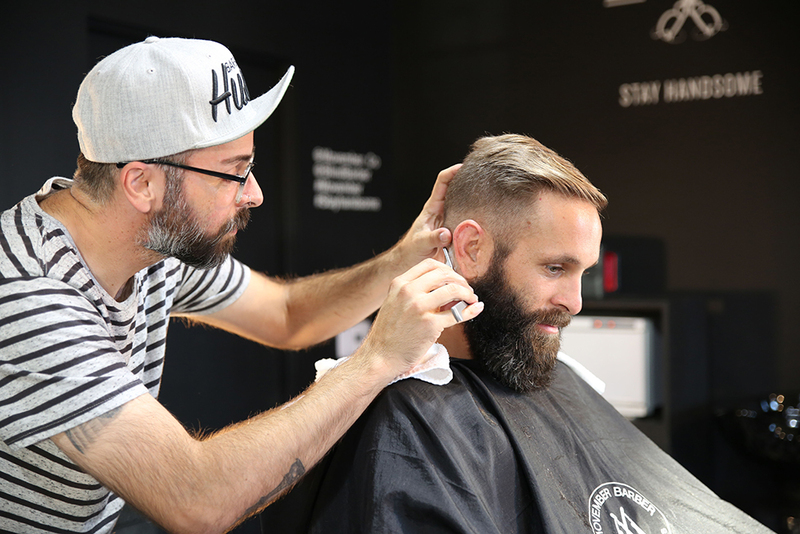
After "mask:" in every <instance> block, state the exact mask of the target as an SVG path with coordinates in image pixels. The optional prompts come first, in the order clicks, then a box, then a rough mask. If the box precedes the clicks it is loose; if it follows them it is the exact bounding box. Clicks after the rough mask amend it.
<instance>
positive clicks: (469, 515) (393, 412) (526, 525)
mask: <svg viewBox="0 0 800 534" xmlns="http://www.w3.org/2000/svg"><path fill="white" fill-rule="evenodd" d="M451 367H452V369H453V375H454V376H453V380H452V381H451V382H450V383H449V384H447V385H445V386H435V385H431V384H428V383H425V382H422V381H419V380H413V379H412V380H403V381H401V382H398V383H396V384H394V385H392V386H390V387H389V388H387V389H386V390H385V391H384V392H383V393H382V394H381V395H380V396H379V397H378V398H377V399H376V400H375V402H374V403H373V404H372V405H371V406H370V408H369V409H368V410H367V411H366V412H365V413H364V414H363V416H362V417H361V418H360V419H359V420H358V422H357V423H356V424H355V425H354V426H353V428H351V429H350V431H349V432H348V433H347V434H346V435H345V437H344V438H343V439H342V441H341V442H340V443H339V444H338V445H337V446H336V447H335V448H334V449H333V451H332V452H331V453H330V454H329V455H328V456H327V457H326V459H325V460H324V461H323V462H322V463H321V464H320V465H319V466H317V467H316V468H315V469H314V470H312V471H311V473H310V474H309V475H308V476H307V477H306V479H305V480H304V481H303V482H302V483H301V484H300V485H299V486H298V487H297V488H295V490H293V492H292V493H290V494H289V495H288V496H287V497H286V498H284V499H283V500H282V501H279V502H277V503H275V504H273V505H272V506H270V507H269V508H267V510H266V511H265V512H264V515H262V526H263V528H264V532H267V533H269V532H315V533H325V534H330V533H339V532H341V533H360V532H363V533H394V532H408V533H439V532H442V533H444V532H447V533H454V532H459V533H475V534H491V533H498V534H500V533H502V534H508V533H545V532H546V533H552V534H555V533H558V534H583V533H585V534H601V533H602V534H711V533H726V534H727V533H741V534H759V533H765V532H771V531H770V530H769V529H767V528H765V527H764V526H763V525H761V524H760V523H758V522H756V521H755V520H754V519H752V518H750V517H749V516H747V515H746V514H744V513H743V512H741V511H740V510H738V509H737V508H735V507H733V506H732V505H730V504H729V503H727V502H725V501H723V500H721V499H720V498H719V497H717V496H716V495H715V494H714V493H712V492H711V490H709V489H708V488H707V487H705V486H704V485H703V484H702V483H701V482H700V481H699V480H697V479H696V478H695V477H694V476H692V475H691V474H690V473H689V472H688V471H686V470H685V469H684V468H683V467H681V466H680V465H679V464H678V463H677V462H675V461H674V460H673V459H672V458H670V457H669V456H668V455H667V454H665V453H664V452H663V451H661V449H659V448H658V447H657V446H656V445H655V444H654V443H653V442H652V441H650V440H649V439H648V438H647V437H646V436H645V435H644V434H642V433H641V432H640V431H639V430H638V429H637V428H636V427H634V426H633V425H632V424H631V423H630V422H629V421H627V420H626V419H625V418H624V417H622V416H621V415H620V414H619V412H617V411H616V410H615V409H614V408H613V407H612V406H611V405H610V404H608V402H606V401H605V400H604V399H603V398H602V397H601V396H600V395H599V394H598V393H597V392H596V391H594V390H593V389H592V388H591V387H589V385H588V384H586V383H585V382H584V381H583V380H582V379H581V378H579V377H578V376H577V375H576V374H575V373H574V372H573V371H572V370H571V369H570V368H569V367H567V366H566V365H564V364H563V363H561V362H559V363H558V365H557V368H556V370H555V375H554V380H553V383H552V385H551V386H550V387H549V388H547V389H545V390H542V391H536V392H533V393H529V394H518V393H515V392H513V391H511V390H509V389H507V388H505V387H503V386H501V385H500V384H498V383H497V382H495V381H494V380H493V379H492V378H491V377H489V375H488V374H487V373H486V372H485V371H484V370H483V369H482V368H481V366H480V364H479V363H478V362H474V361H466V360H455V359H453V360H451Z"/></svg>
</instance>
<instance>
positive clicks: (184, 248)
mask: <svg viewBox="0 0 800 534" xmlns="http://www.w3.org/2000/svg"><path fill="white" fill-rule="evenodd" d="M181 182H182V181H181V180H173V181H168V185H167V190H166V193H165V198H164V205H163V207H162V208H161V209H160V210H159V211H157V212H156V213H154V214H153V215H152V217H151V218H150V220H149V221H148V223H147V225H146V227H145V229H144V232H143V235H142V237H141V238H140V243H141V245H142V246H143V247H145V248H147V249H149V250H152V251H153V252H156V253H158V254H160V255H162V256H166V257H172V258H177V259H179V260H180V261H182V262H183V263H186V264H187V265H189V266H191V267H195V268H197V269H210V268H212V267H218V266H219V265H221V264H222V263H223V262H224V261H225V258H227V257H228V255H229V254H230V253H231V252H232V251H233V248H234V246H235V245H236V238H235V237H232V236H229V235H228V234H229V233H230V232H231V231H232V230H233V229H234V228H235V229H237V230H244V228H245V227H246V226H247V223H248V221H249V220H250V210H249V209H246V208H245V209H240V210H239V211H238V212H236V215H235V216H234V217H233V218H232V219H231V220H229V221H228V222H227V223H226V224H224V225H223V226H222V228H220V229H219V231H218V232H216V233H215V234H214V235H211V236H209V235H208V234H206V232H205V230H204V229H203V226H202V223H201V221H199V220H198V218H197V217H196V216H195V214H194V211H193V210H192V207H191V206H190V205H189V203H188V201H187V200H186V197H185V196H184V194H183V188H182V183H181Z"/></svg>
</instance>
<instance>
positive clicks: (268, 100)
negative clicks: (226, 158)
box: [194, 65, 294, 148]
mask: <svg viewBox="0 0 800 534" xmlns="http://www.w3.org/2000/svg"><path fill="white" fill-rule="evenodd" d="M292 76H294V65H292V66H290V67H289V68H288V69H287V70H286V73H285V74H284V75H283V78H281V79H280V81H279V82H278V83H277V84H275V86H274V87H273V88H272V89H270V90H269V91H267V92H266V93H264V94H263V95H261V96H259V97H258V98H256V99H255V100H251V101H250V102H248V104H247V108H249V109H248V111H249V112H250V113H251V117H250V119H249V120H247V121H245V123H244V124H243V125H242V128H241V129H236V130H235V131H232V132H228V133H227V134H226V135H224V136H221V137H218V138H215V139H210V140H207V141H206V142H204V143H201V144H198V145H196V146H195V147H194V148H206V147H210V146H217V145H221V144H224V143H228V142H230V141H234V140H236V139H239V138H240V137H242V136H243V135H246V134H248V133H250V132H252V131H253V130H255V129H256V128H258V127H259V126H261V125H262V124H263V123H264V121H266V120H267V119H268V118H269V117H270V116H271V115H272V113H273V112H274V111H275V109H276V108H277V107H278V104H280V103H281V100H282V99H283V95H284V94H285V93H286V90H287V89H288V88H289V85H290V84H291V81H292Z"/></svg>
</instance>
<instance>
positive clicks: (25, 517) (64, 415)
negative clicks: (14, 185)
mask: <svg viewBox="0 0 800 534" xmlns="http://www.w3.org/2000/svg"><path fill="white" fill-rule="evenodd" d="M69 186H70V181H69V180H66V179H61V178H54V179H51V180H50V181H48V183H47V184H45V187H44V188H43V189H42V191H40V192H39V194H47V193H49V192H50V191H51V190H53V189H57V188H63V187H69ZM249 279H250V271H249V270H248V269H247V268H246V267H245V266H243V265H242V264H240V263H238V262H236V261H235V260H233V259H229V261H227V262H226V263H224V264H223V265H222V266H220V267H219V268H217V269H213V270H208V271H199V270H195V269H192V268H189V267H187V266H185V265H183V264H181V263H180V262H178V261H177V260H174V259H168V260H165V261H162V262H159V263H157V264H155V265H153V266H151V267H150V268H148V269H144V270H143V271H141V272H139V273H137V274H136V275H135V277H134V290H133V292H132V294H131V296H130V297H129V298H128V299H127V300H125V301H124V302H117V301H116V300H114V299H113V298H112V297H111V296H110V295H108V294H107V293H106V292H105V291H104V290H103V289H102V287H100V285H99V284H98V283H97V282H96V280H95V279H94V278H93V276H92V275H91V273H90V272H89V270H88V269H87V268H86V267H85V265H84V263H83V261H82V260H81V257H80V254H79V253H78V251H77V250H76V248H75V246H74V243H73V242H72V239H71V238H70V236H69V234H68V233H67V231H66V229H65V228H64V227H63V226H62V225H61V224H60V223H59V222H58V221H56V220H55V219H53V218H52V217H50V216H49V215H47V214H46V213H44V212H43V211H42V210H41V208H39V206H38V204H37V202H36V199H35V197H33V196H31V197H28V198H26V199H24V200H23V201H22V202H20V203H19V204H17V205H16V206H14V207H13V208H11V209H10V210H8V211H6V212H4V213H3V214H2V216H0V532H6V531H7V532H98V533H99V532H111V529H112V528H113V525H114V522H115V521H116V518H117V516H118V515H119V512H120V510H121V509H122V506H123V504H124V503H123V502H122V500H121V499H119V498H118V497H116V496H115V495H113V494H112V493H110V492H109V491H108V490H106V489H105V488H104V487H102V486H101V485H100V484H99V483H98V482H97V481H96V480H94V479H93V478H92V477H90V476H88V475H86V474H85V473H83V472H81V470H80V469H79V468H77V467H76V466H75V465H74V464H72V463H71V462H70V461H69V460H68V459H67V458H66V457H65V456H64V455H63V454H62V453H61V451H60V450H59V449H58V448H57V447H55V445H53V443H52V442H51V441H50V440H49V439H48V438H50V437H52V436H54V435H56V434H59V433H61V432H64V431H66V430H68V429H70V428H72V427H74V426H76V425H79V424H82V423H85V422H86V421H89V420H91V419H93V418H94V417H97V416H99V415H101V414H103V413H105V412H107V411H109V410H112V409H114V408H117V407H119V406H121V405H122V404H124V403H126V402H128V401H130V400H132V399H133V398H135V397H137V396H139V395H142V394H145V393H148V392H149V393H150V394H151V395H153V396H154V397H157V396H158V390H159V386H160V381H161V370H162V366H163V361H164V349H165V344H166V334H167V327H168V323H169V314H170V313H173V314H175V313H180V314H184V315H191V314H203V313H211V312H213V311H216V310H219V309H221V308H224V307H225V306H227V305H228V304H230V303H231V302H233V301H234V300H235V299H236V298H238V297H239V296H240V295H241V293H242V291H244V288H245V287H246V285H247V283H248V281H249Z"/></svg>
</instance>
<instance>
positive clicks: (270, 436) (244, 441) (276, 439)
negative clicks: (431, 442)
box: [53, 259, 482, 533]
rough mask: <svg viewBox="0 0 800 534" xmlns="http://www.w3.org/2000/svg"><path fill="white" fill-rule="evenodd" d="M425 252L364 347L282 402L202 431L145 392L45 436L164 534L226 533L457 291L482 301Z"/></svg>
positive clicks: (420, 347)
mask: <svg viewBox="0 0 800 534" xmlns="http://www.w3.org/2000/svg"><path fill="white" fill-rule="evenodd" d="M454 275H455V273H453V271H452V270H450V269H449V268H447V267H446V266H444V264H442V263H440V262H437V261H435V260H432V259H428V260H425V261H423V262H421V263H419V264H418V265H416V266H414V267H412V268H411V269H410V270H409V271H407V272H406V273H403V274H402V275H401V276H399V277H397V278H396V279H395V280H393V281H392V283H391V284H390V288H389V291H388V296H387V297H386V302H385V303H384V305H383V306H382V308H381V310H380V312H379V313H378V315H377V317H376V319H375V324H374V326H373V328H372V329H371V331H370V333H369V335H368V336H367V338H366V339H365V340H364V343H363V344H362V346H361V347H360V348H359V350H357V351H356V353H354V355H353V356H352V357H351V358H350V359H349V360H348V361H347V362H345V363H343V364H342V365H340V366H338V367H336V368H335V369H333V370H331V371H330V372H329V373H327V374H326V375H325V376H324V377H323V378H322V379H321V380H320V381H319V382H317V383H316V384H314V385H312V386H311V387H310V388H309V389H308V390H307V391H306V392H305V393H304V394H302V395H300V396H299V397H298V398H296V399H295V400H294V401H292V402H289V403H287V404H286V405H284V406H282V407H279V408H276V409H274V410H271V411H269V412H266V413H264V414H261V415H259V416H256V417H254V418H252V419H249V420H247V421H245V422H243V423H240V424H238V425H234V426H231V427H229V428H227V429H224V430H222V431H220V432H219V433H217V434H214V435H212V436H210V437H207V438H194V437H192V436H190V435H189V434H188V433H187V432H186V430H185V429H184V428H183V427H182V426H181V425H180V423H179V422H178V421H177V420H176V419H175V418H173V417H172V415H170V414H169V412H167V410H166V409H165V408H164V407H163V406H161V405H160V404H159V403H158V402H157V401H156V400H155V399H153V398H152V397H151V396H150V395H142V396H140V397H138V398H136V399H134V400H133V401H130V402H128V403H127V404H124V405H123V406H122V407H121V408H119V409H118V410H115V411H112V412H110V413H107V414H106V415H103V416H100V417H97V418H95V419H93V420H91V421H89V422H87V423H84V424H82V425H80V426H78V427H75V428H73V429H71V430H69V431H67V432H64V433H62V434H59V435H57V436H55V437H54V438H53V441H54V442H55V443H56V445H58V446H59V447H60V448H61V450H62V451H64V453H65V454H66V455H67V456H69V458H70V459H72V460H73V461H74V462H75V463H77V464H78V465H79V466H81V468H83V469H84V470H85V471H86V472H88V473H89V474H91V475H92V476H94V477H95V478H97V479H98V480H99V481H100V482H101V483H102V484H103V485H105V486H106V487H108V488H109V489H111V490H112V491H114V492H115V493H117V494H118V495H120V496H121V497H122V498H123V499H125V501H126V502H129V503H131V504H132V505H133V506H135V507H136V508H137V509H139V510H140V511H141V512H143V513H144V514H145V515H147V516H148V517H150V518H151V519H153V520H154V521H156V522H157V523H159V524H161V525H162V526H164V527H165V528H166V529H168V530H169V531H171V532H192V533H198V532H223V531H225V530H227V529H229V528H230V527H231V526H232V525H234V524H236V523H237V522H238V521H239V520H241V519H243V518H245V517H247V516H249V515H251V514H253V513H255V512H257V511H258V510H260V509H262V508H263V507H264V506H266V505H267V504H269V503H270V502H271V501H273V500H274V499H275V498H277V497H278V496H279V495H280V494H282V493H283V492H284V491H285V490H287V489H288V488H289V487H291V485H292V484H293V483H294V482H296V481H297V479H298V478H299V477H300V476H301V475H302V474H303V473H304V472H305V470H306V469H308V468H310V467H311V466H312V465H314V464H315V463H316V462H317V461H319V459H320V458H321V457H322V456H323V455H324V454H325V452H326V451H327V450H328V449H329V448H330V447H331V446H332V445H333V444H334V443H335V442H336V441H337V440H338V439H339V438H340V437H341V436H342V435H343V433H344V432H345V430H346V429H347V428H348V427H349V426H350V425H351V424H352V423H353V422H354V421H355V420H356V419H357V418H358V416H359V415H360V414H361V413H362V412H363V410H364V409H365V408H366V407H367V406H368V404H369V403H370V402H371V401H372V400H373V399H374V398H375V396H376V395H377V394H378V392H380V390H381V389H382V388H383V387H385V386H386V385H387V384H388V383H389V382H391V380H392V379H393V378H395V377H396V376H397V375H399V374H400V373H402V372H403V371H405V370H407V369H408V368H409V367H410V366H412V365H414V364H415V363H417V362H418V361H419V360H420V359H421V358H422V357H424V354H425V353H426V352H427V350H428V349H429V348H430V346H431V345H432V344H433V343H434V342H435V341H436V339H437V338H438V337H439V335H440V334H441V332H442V330H444V328H446V327H449V326H451V325H452V324H453V322H454V319H453V317H452V315H451V314H450V313H449V311H440V310H441V307H442V306H443V305H445V304H447V303H448V302H451V301H452V300H454V299H458V300H465V301H467V302H470V303H473V305H472V306H470V307H468V308H467V309H466V310H465V311H464V316H465V319H471V318H473V317H474V316H476V315H477V314H478V313H479V312H480V311H481V309H482V306H481V305H480V304H479V303H476V298H475V295H474V294H473V293H472V290H471V289H470V288H469V286H468V285H467V284H466V282H465V281H464V280H463V279H459V278H457V275H455V276H454Z"/></svg>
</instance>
